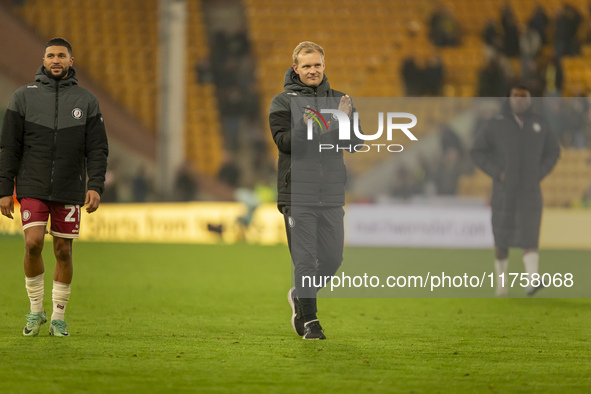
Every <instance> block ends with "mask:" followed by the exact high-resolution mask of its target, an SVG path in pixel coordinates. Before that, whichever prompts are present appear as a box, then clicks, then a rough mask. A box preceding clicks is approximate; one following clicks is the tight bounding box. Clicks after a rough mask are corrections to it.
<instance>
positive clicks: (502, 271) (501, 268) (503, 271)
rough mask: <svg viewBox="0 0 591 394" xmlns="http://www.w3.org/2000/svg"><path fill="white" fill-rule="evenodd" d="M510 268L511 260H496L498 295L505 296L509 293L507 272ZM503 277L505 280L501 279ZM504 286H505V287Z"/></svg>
mask: <svg viewBox="0 0 591 394" xmlns="http://www.w3.org/2000/svg"><path fill="white" fill-rule="evenodd" d="M508 268H509V259H503V260H499V259H496V260H495V273H496V278H497V280H496V282H497V295H498V296H500V295H505V294H507V293H508V292H509V286H508V285H507V276H508V275H507V270H508ZM501 275H503V278H502V279H501ZM503 284H504V286H503Z"/></svg>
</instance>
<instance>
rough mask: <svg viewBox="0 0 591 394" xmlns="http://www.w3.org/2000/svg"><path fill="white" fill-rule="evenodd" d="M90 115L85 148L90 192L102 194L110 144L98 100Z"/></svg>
mask: <svg viewBox="0 0 591 394" xmlns="http://www.w3.org/2000/svg"><path fill="white" fill-rule="evenodd" d="M88 113H89V116H88V120H87V121H86V148H85V154H86V166H87V171H88V190H94V191H96V192H97V193H99V194H102V193H103V190H104V188H105V173H106V172H107V156H108V155H109V144H108V142H107V132H106V130H105V124H104V122H103V115H102V114H101V109H100V107H99V103H98V101H97V100H96V99H95V100H94V101H93V102H92V103H91V104H90V107H89V112H88Z"/></svg>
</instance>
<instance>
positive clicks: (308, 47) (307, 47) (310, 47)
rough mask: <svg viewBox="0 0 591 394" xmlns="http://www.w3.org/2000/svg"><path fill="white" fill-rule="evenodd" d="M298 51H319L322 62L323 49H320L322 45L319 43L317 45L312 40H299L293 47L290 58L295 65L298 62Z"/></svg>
mask: <svg viewBox="0 0 591 394" xmlns="http://www.w3.org/2000/svg"><path fill="white" fill-rule="evenodd" d="M300 52H304V54H306V53H313V52H319V53H320V55H321V56H322V62H323V63H324V49H322V47H321V46H320V45H318V44H316V43H314V42H312V41H304V42H300V43H299V44H298V46H297V47H295V49H294V50H293V55H292V59H293V64H295V65H296V66H297V64H298V55H299V54H300Z"/></svg>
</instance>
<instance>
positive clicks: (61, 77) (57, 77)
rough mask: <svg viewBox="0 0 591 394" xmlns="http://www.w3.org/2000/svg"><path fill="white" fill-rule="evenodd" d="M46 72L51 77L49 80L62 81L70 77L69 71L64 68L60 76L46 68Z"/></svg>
mask: <svg viewBox="0 0 591 394" xmlns="http://www.w3.org/2000/svg"><path fill="white" fill-rule="evenodd" d="M45 71H46V74H47V75H48V76H49V78H51V79H55V80H60V79H64V77H65V76H66V75H68V71H69V69H67V68H64V69H62V72H61V73H59V74H54V73H53V72H51V70H48V69H47V67H46V68H45Z"/></svg>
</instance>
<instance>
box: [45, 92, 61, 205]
mask: <svg viewBox="0 0 591 394" xmlns="http://www.w3.org/2000/svg"><path fill="white" fill-rule="evenodd" d="M59 90H60V81H56V85H55V117H54V120H53V152H52V159H51V178H50V180H49V196H48V197H49V199H50V200H51V195H52V193H53V174H54V173H55V151H56V150H57V127H58V117H59V111H58V110H59Z"/></svg>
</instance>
